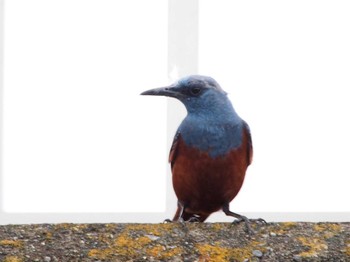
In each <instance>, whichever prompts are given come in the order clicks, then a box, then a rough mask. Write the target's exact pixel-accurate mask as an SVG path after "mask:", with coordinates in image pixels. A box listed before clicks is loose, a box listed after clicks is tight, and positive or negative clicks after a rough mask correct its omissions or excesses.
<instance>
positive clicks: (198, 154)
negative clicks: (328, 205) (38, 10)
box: [141, 75, 263, 232]
mask: <svg viewBox="0 0 350 262" xmlns="http://www.w3.org/2000/svg"><path fill="white" fill-rule="evenodd" d="M141 95H155V96H168V97H174V98H176V99H178V100H180V101H181V102H182V103H183V104H184V105H185V107H186V109H187V116H186V118H185V119H184V120H183V121H182V123H181V125H180V126H179V128H178V130H177V132H176V135H175V138H174V141H173V144H172V147H171V150H170V156H169V162H170V163H171V171H172V180H173V187H174V190H175V193H176V196H177V198H178V209H177V211H176V213H175V216H174V218H173V221H179V220H181V221H182V220H184V221H199V222H203V221H204V220H205V219H206V218H207V217H208V216H209V215H210V214H211V213H213V212H216V211H218V210H220V209H221V210H223V212H224V213H225V214H226V215H228V216H232V217H235V218H237V220H235V222H239V221H245V222H246V223H245V224H246V226H247V230H248V232H252V230H251V228H250V226H249V220H248V219H247V218H246V217H245V216H242V215H239V214H236V213H233V212H231V211H230V210H229V203H230V202H231V201H232V200H233V199H234V198H235V196H236V195H237V194H238V192H239V190H240V189H241V187H242V184H243V181H244V177H245V173H246V170H247V168H248V166H249V165H250V163H251V162H252V156H253V147H252V140H251V135H250V130H249V126H248V124H247V123H246V122H245V121H244V120H242V119H241V118H240V117H239V116H238V114H237V113H236V111H235V110H234V108H233V106H232V104H231V102H230V100H229V99H228V97H227V93H226V92H225V91H224V90H223V89H222V88H221V87H220V85H219V84H218V83H217V82H216V81H215V80H214V79H213V78H211V77H208V76H200V75H191V76H187V77H184V78H182V79H180V80H179V81H178V82H176V83H174V84H172V85H170V86H168V87H163V88H156V89H151V90H148V91H145V92H143V93H142V94H141ZM259 221H263V220H262V219H259Z"/></svg>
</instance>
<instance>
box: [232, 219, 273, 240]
mask: <svg viewBox="0 0 350 262" xmlns="http://www.w3.org/2000/svg"><path fill="white" fill-rule="evenodd" d="M241 222H244V223H245V226H246V230H247V232H248V234H249V235H253V234H254V233H255V232H254V230H253V229H252V227H251V225H250V224H251V223H257V224H260V225H266V224H267V222H266V221H265V219H262V218H256V219H254V218H253V219H249V218H247V217H245V216H242V215H240V217H239V218H237V219H235V220H234V221H233V222H232V224H239V223H241Z"/></svg>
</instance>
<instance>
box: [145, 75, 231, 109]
mask: <svg viewBox="0 0 350 262" xmlns="http://www.w3.org/2000/svg"><path fill="white" fill-rule="evenodd" d="M141 95H153V96H168V97H174V98H176V99H178V100H180V101H181V102H182V103H183V104H184V105H185V107H186V109H187V111H188V112H189V113H198V112H203V111H211V112H212V111H213V110H214V109H218V108H222V106H224V105H227V103H228V104H229V105H231V104H230V103H229V101H228V98H227V93H226V92H225V91H224V90H223V89H222V88H221V87H220V85H219V84H218V83H217V82H216V81H215V80H214V79H213V78H211V77H209V76H201V75H191V76H186V77H184V78H181V79H180V80H178V81H177V82H175V83H174V84H172V85H170V86H167V87H161V88H155V89H151V90H147V91H145V92H143V93H141Z"/></svg>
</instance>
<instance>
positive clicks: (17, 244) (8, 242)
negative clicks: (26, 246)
mask: <svg viewBox="0 0 350 262" xmlns="http://www.w3.org/2000/svg"><path fill="white" fill-rule="evenodd" d="M0 245H1V246H11V247H22V245H23V242H22V241H21V240H11V239H3V240H0Z"/></svg>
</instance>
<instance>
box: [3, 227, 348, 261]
mask: <svg viewBox="0 0 350 262" xmlns="http://www.w3.org/2000/svg"><path fill="white" fill-rule="evenodd" d="M252 226H253V228H254V230H255V231H256V233H255V234H254V235H252V236H249V235H247V234H246V232H245V227H244V224H239V225H232V224H229V223H185V224H180V223H169V224H39V225H6V226H0V261H5V262H21V261H44V262H51V261H200V262H201V261H218V262H220V261H245V262H248V261H296V262H298V261H350V223H292V222H290V223H269V224H267V225H258V224H253V225H252Z"/></svg>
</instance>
